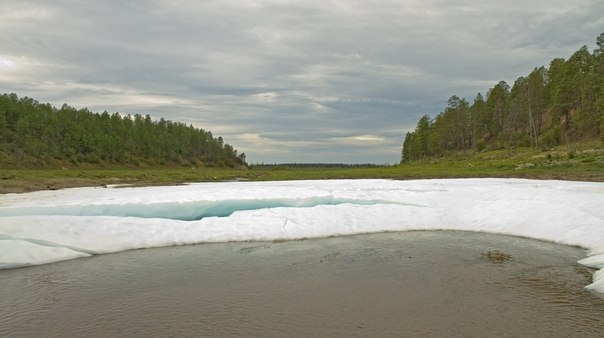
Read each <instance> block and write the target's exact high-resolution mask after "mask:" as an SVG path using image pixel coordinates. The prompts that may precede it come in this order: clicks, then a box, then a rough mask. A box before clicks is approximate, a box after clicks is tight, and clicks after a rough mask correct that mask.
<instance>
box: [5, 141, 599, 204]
mask: <svg viewBox="0 0 604 338" xmlns="http://www.w3.org/2000/svg"><path fill="white" fill-rule="evenodd" d="M462 177H465V178H468V177H519V178H536V179H565V180H581V181H600V182H604V147H603V146H602V144H601V143H599V142H597V143H587V144H577V145H573V146H570V147H568V146H565V147H558V148H556V149H553V150H549V151H537V150H532V149H507V150H492V151H486V152H478V153H472V154H470V153H467V154H464V153H457V154H451V155H450V156H447V157H444V158H436V159H426V160H423V161H418V162H414V163H410V164H402V165H393V166H375V167H345V168H335V167H311V168H308V167H305V168H299V167H287V166H254V167H252V168H250V169H247V168H242V169H229V168H193V167H160V168H137V169H132V168H91V167H86V168H70V169H10V170H0V193H8V192H25V191H34V190H45V189H61V188H68V187H79V186H104V185H112V184H118V185H119V184H132V185H170V184H180V183H185V182H214V181H230V180H255V181H278V180H306V179H360V178H389V179H418V178H462Z"/></svg>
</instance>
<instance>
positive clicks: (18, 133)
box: [0, 94, 246, 168]
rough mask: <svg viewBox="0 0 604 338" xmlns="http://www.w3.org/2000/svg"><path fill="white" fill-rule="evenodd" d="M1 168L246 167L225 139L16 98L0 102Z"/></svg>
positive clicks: (162, 122)
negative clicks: (84, 166)
mask: <svg viewBox="0 0 604 338" xmlns="http://www.w3.org/2000/svg"><path fill="white" fill-rule="evenodd" d="M0 127H1V130H2V134H1V135H0V159H2V162H0V167H3V168H10V167H16V168H23V167H58V166H62V167H65V166H71V165H83V164H93V165H96V166H111V165H119V166H146V165H189V164H191V163H195V164H196V165H202V164H203V165H214V166H219V165H222V166H229V167H236V166H243V165H246V163H245V154H240V155H238V154H237V151H236V150H235V149H234V148H233V147H232V146H230V145H228V144H224V142H223V140H222V138H221V137H218V138H214V137H213V136H212V133H211V132H209V131H204V130H203V129H199V128H195V127H193V126H192V125H188V126H187V125H186V124H184V123H179V122H172V121H167V120H164V119H161V120H159V121H153V120H152V119H151V117H150V116H149V115H146V116H142V115H139V114H136V115H134V116H131V115H127V116H122V115H120V114H119V113H114V114H112V115H110V114H109V113H107V112H103V113H101V114H98V113H92V112H90V111H89V110H88V109H86V108H84V109H80V110H77V109H75V108H72V107H70V106H68V105H67V104H64V105H63V106H62V107H61V108H60V109H57V108H55V107H52V106H50V105H49V104H41V103H39V102H37V101H35V100H33V99H30V98H28V97H23V98H18V97H17V95H16V94H4V95H2V96H0Z"/></svg>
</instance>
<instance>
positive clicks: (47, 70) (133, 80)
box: [0, 0, 604, 164]
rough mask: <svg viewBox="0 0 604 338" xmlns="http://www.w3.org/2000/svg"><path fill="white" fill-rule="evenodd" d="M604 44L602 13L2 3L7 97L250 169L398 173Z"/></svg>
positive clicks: (525, 8) (422, 4) (418, 2)
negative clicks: (446, 116) (501, 95)
mask: <svg viewBox="0 0 604 338" xmlns="http://www.w3.org/2000/svg"><path fill="white" fill-rule="evenodd" d="M602 32H604V1H602V0H573V1H568V0H547V1H546V0H531V1H527V0H513V1H475V0H473V1H469V0H462V1H445V0H411V1H393V0H390V1H388V0H358V1H357V0H350V1H347V0H317V1H315V0H304V1H293V0H291V1H290V0H255V1H252V0H249V1H246V0H217V1H211V0H208V1H194V0H190V1H187V0H170V1H142V0H113V1H102V0H98V1H84V0H83V1H68V0H53V1H27V0H0V33H1V34H0V92H2V93H12V92H14V93H17V94H18V95H19V96H29V97H31V98H34V99H36V100H38V101H40V102H43V103H45V102H50V103H51V104H53V105H55V106H57V107H60V106H61V105H62V104H63V103H67V104H69V105H70V106H74V107H77V108H82V107H88V108H89V109H90V110H92V111H94V112H102V111H105V110H106V111H108V112H110V113H113V112H120V113H122V114H136V113H139V114H142V115H145V114H149V115H151V117H152V118H154V119H159V118H162V117H163V118H165V119H169V120H173V121H179V122H185V123H191V124H193V125H194V126H196V127H200V128H203V129H205V130H209V131H212V133H213V134H214V135H215V136H222V137H223V138H224V140H225V142H226V143H229V144H231V145H233V146H234V147H235V148H236V149H237V150H238V151H239V152H240V153H241V152H245V153H246V155H247V159H248V162H249V163H261V162H264V163H280V162H338V163H339V162H344V163H368V162H371V163H378V164H383V163H397V162H398V161H399V160H400V151H401V144H402V141H403V138H404V135H405V133H406V132H407V131H410V130H412V129H413V128H414V127H415V124H416V122H417V120H418V118H419V117H421V116H422V115H424V114H430V115H432V116H434V115H436V114H438V113H439V112H441V111H442V110H443V109H444V108H445V106H446V102H447V99H448V98H449V97H450V96H451V95H458V96H460V97H465V98H467V99H468V100H469V101H470V102H472V100H473V98H474V97H475V95H476V93H478V92H483V93H485V92H486V91H487V90H488V89H489V88H491V87H493V86H494V85H495V84H496V83H497V82H499V81H500V80H505V81H507V82H508V83H509V84H510V85H512V84H513V82H514V80H515V79H516V78H518V77H519V76H524V75H528V73H529V72H530V71H531V70H532V69H533V68H534V67H536V66H547V65H548V64H549V62H550V61H551V59H553V58H555V57H564V58H568V57H569V56H570V55H571V54H572V53H573V52H574V51H576V50H578V49H579V48H580V47H581V46H582V45H587V46H588V47H589V49H590V50H592V49H593V48H594V47H595V40H596V37H597V36H598V35H599V34H600V33H602Z"/></svg>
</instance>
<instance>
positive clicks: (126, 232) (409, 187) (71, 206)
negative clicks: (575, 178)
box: [0, 179, 604, 293]
mask: <svg viewBox="0 0 604 338" xmlns="http://www.w3.org/2000/svg"><path fill="white" fill-rule="evenodd" d="M439 229H443V230H466V231H482V232H490V233H500V234H507V235H515V236H523V237H530V238H535V239H540V240H545V241H551V242H556V243H560V244H566V245H574V246H581V247H583V248H586V249H587V256H588V257H587V258H585V259H583V260H581V261H579V263H581V264H584V265H586V266H589V267H592V268H595V269H604V183H591V182H590V183H588V182H568V181H536V180H520V179H442V180H412V181H393V180H330V181H324V180H323V181H284V182H224V183H198V184H190V185H183V186H166V187H142V188H76V189H66V190H59V191H40V192H33V193H26V194H5V195H0V268H13V267H20V266H27V265H36V264H45V263H50V262H55V261H61V260H67V259H73V258H79V257H86V256H89V255H94V254H103V253H110V252H119V251H124V250H129V249H138V248H149V247H158V246H169V245H183V244H193V243H203V242H227V241H270V240H283V239H285V240H288V239H300V238H311V237H326V236H338V235H351V234H359V233H373V232H383V231H406V230H439ZM602 271H604V270H600V271H597V272H596V273H595V274H594V280H593V283H592V284H590V285H588V286H587V288H589V289H593V290H595V291H597V292H600V293H604V273H603V272H602Z"/></svg>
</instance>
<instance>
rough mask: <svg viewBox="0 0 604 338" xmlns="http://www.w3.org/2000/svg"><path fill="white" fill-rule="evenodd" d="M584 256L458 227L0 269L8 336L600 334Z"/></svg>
mask: <svg viewBox="0 0 604 338" xmlns="http://www.w3.org/2000/svg"><path fill="white" fill-rule="evenodd" d="M583 257H584V251H583V250H582V249H579V248H575V247H568V246H561V245H555V244H551V243H545V242H540V241H535V240H529V239H523V238H517V237H508V236H500V235H490V234H481V233H468V232H449V231H437V232H406V233H386V234H372V235H361V236H350V237H335V238H326V239H318V240H305V241H293V242H282V243H222V244H203V245H196V246H181V247H170V248H159V249H148V250H137V251H130V252H124V253H119V254H112V255H101V256H95V257H91V258H85V259H78V260H73V261H67V262H61V263H56V264H49V265H43V266H38V267H31V268H22V269H13V270H3V271H0V285H1V289H0V336H1V337H33V336H61V337H94V336H98V337H107V336H129V337H132V336H140V337H148V336H154V337H157V336H178V337H187V336H213V337H225V336H241V337H249V336H256V337H275V336H276V337H284V336H321V337H325V336H340V337H344V336H375V337H378V336H379V337H384V336H443V337H445V336H446V337H450V336H465V337H468V336H475V337H486V336H525V337H526V336H541V337H545V336H548V337H552V336H554V337H568V336H581V337H590V336H593V337H602V336H604V320H603V318H604V298H602V297H600V296H599V295H598V294H595V293H592V292H589V291H586V290H584V289H583V286H585V285H586V284H588V283H589V282H590V275H591V272H590V270H588V269H586V268H584V267H582V266H580V265H578V264H577V263H576V261H577V260H578V259H581V258H583Z"/></svg>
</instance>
